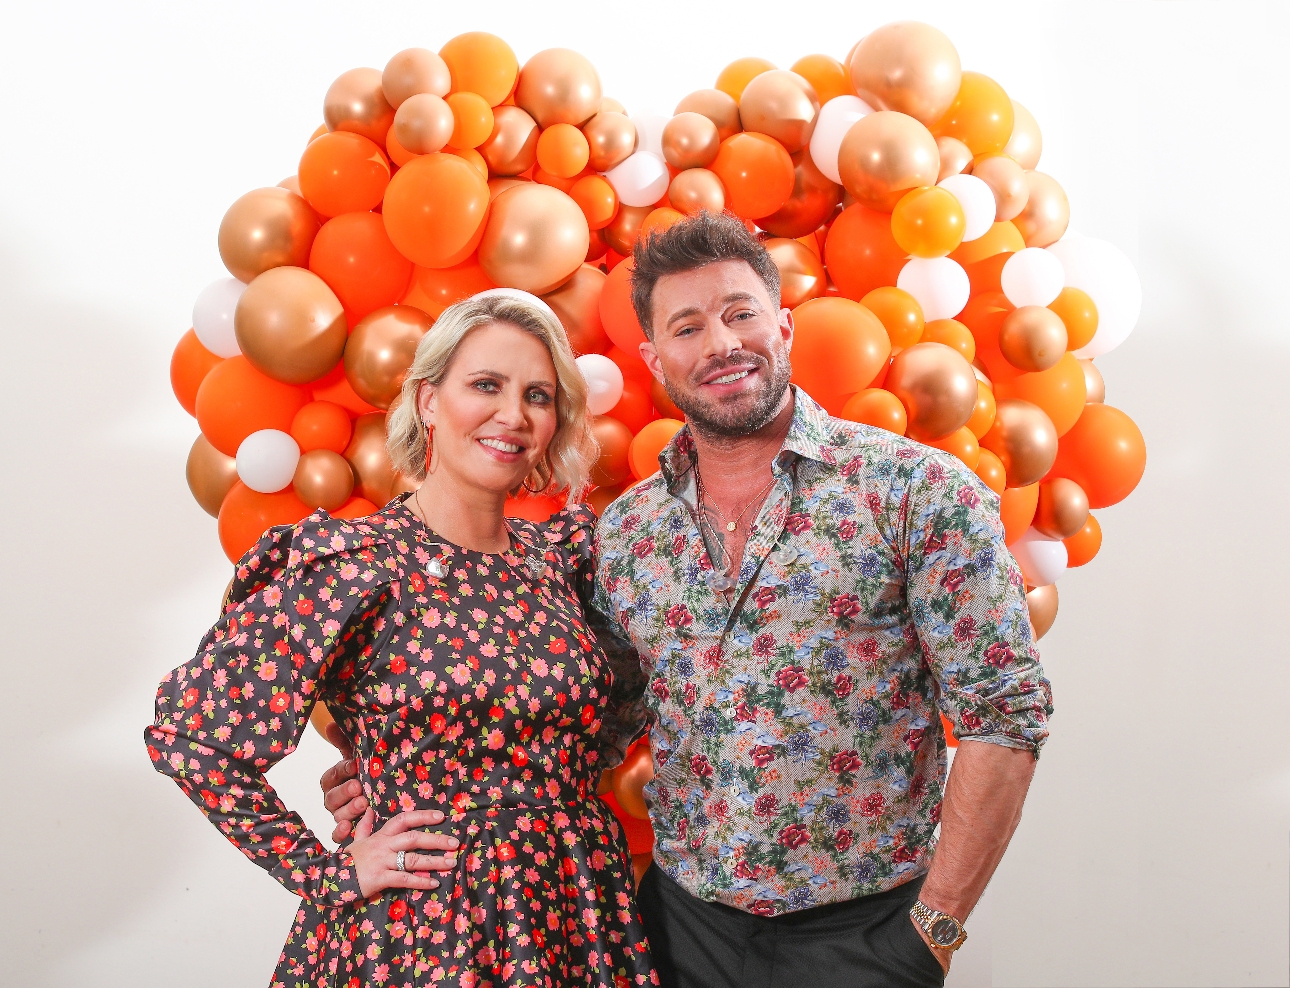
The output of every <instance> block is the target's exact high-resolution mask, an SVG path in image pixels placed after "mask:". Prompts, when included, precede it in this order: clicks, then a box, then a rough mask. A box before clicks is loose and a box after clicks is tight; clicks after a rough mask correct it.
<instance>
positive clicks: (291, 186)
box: [278, 175, 303, 198]
mask: <svg viewBox="0 0 1290 988" xmlns="http://www.w3.org/2000/svg"><path fill="white" fill-rule="evenodd" d="M278 188H280V189H286V190H287V191H288V192H290V193H292V194H293V195H300V178H299V176H297V175H288V176H287V177H286V178H284V179H283V180H282V181H281V182H279V183H278ZM302 198H303V197H302Z"/></svg>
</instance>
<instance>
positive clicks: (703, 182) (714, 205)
mask: <svg viewBox="0 0 1290 988" xmlns="http://www.w3.org/2000/svg"><path fill="white" fill-rule="evenodd" d="M667 201H668V202H670V203H671V204H672V208H673V209H675V210H678V211H679V212H682V213H685V215H686V216H693V215H694V214H695V213H701V212H703V211H704V210H705V209H706V210H707V211H708V212H709V213H720V212H723V211H724V210H725V208H726V189H725V186H723V185H722V184H721V179H719V178H718V177H717V173H716V172H712V171H708V169H706V168H687V169H686V170H685V171H683V172H681V173H680V174H679V175H677V176H676V178H674V179H672V184H671V185H669V186H668V188H667ZM645 208H646V209H647V210H648V209H649V208H651V207H645ZM621 211H622V207H620V209H619V212H620V213H621ZM610 225H611V226H612V225H613V224H612V223H611V224H610ZM610 246H612V244H611V245H610ZM616 249H617V248H615V250H616ZM620 253H621V251H620Z"/></svg>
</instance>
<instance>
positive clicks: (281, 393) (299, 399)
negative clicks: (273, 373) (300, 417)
mask: <svg viewBox="0 0 1290 988" xmlns="http://www.w3.org/2000/svg"><path fill="white" fill-rule="evenodd" d="M307 401H309V392H308V391H307V390H306V389H304V388H300V387H296V386H295V385H291V384H283V383H282V382H281V381H275V380H274V379H273V378H271V377H269V376H268V375H267V374H261V373H260V372H259V371H258V370H256V369H255V368H254V367H253V366H251V362H250V361H249V360H247V359H246V357H244V356H242V355H241V354H239V355H238V356H236V357H229V358H228V359H227V360H223V361H220V363H218V364H217V365H216V366H214V367H212V368H211V370H210V372H209V373H208V374H207V375H206V377H205V379H204V380H203V381H202V383H201V387H199V388H198V389H197V401H196V402H195V406H196V412H197V424H198V425H199V426H201V430H202V434H203V435H205V436H206V438H207V439H208V440H210V444H211V445H212V446H214V447H215V448H216V449H217V450H219V451H220V452H221V453H223V454H224V455H225V456H237V448H238V446H240V445H242V440H243V439H245V438H246V437H247V436H249V435H250V434H251V433H253V432H259V431H260V430H261V429H278V430H280V431H282V432H289V431H290V429H291V422H292V420H293V419H294V418H295V416H296V412H298V411H300V408H301V406H303V405H304V404H305V403H306V402H307Z"/></svg>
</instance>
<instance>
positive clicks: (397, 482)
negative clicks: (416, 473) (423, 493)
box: [390, 473, 421, 498]
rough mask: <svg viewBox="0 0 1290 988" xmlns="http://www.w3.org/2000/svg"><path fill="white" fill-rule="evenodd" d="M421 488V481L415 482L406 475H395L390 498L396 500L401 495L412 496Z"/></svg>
mask: <svg viewBox="0 0 1290 988" xmlns="http://www.w3.org/2000/svg"><path fill="white" fill-rule="evenodd" d="M420 486H421V481H419V480H414V479H413V478H411V477H409V476H408V475H407V474H405V473H395V474H394V483H393V484H391V485H390V497H392V498H395V497H398V496H399V495H400V494H411V493H412V492H413V491H415V490H416V489H417V488H418V487H420Z"/></svg>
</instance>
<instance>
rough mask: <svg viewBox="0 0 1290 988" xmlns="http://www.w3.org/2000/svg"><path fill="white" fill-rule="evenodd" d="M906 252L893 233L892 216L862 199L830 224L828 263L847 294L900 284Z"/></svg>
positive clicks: (858, 294) (857, 294) (826, 246)
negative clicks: (897, 282)
mask: <svg viewBox="0 0 1290 988" xmlns="http://www.w3.org/2000/svg"><path fill="white" fill-rule="evenodd" d="M905 261H906V255H905V251H904V250H903V249H902V248H901V246H900V245H899V244H898V243H896V238H895V237H893V236H892V235H891V216H890V215H888V214H887V213H880V212H878V211H877V210H875V209H869V208H868V207H866V206H862V205H860V204H859V203H855V204H853V205H850V206H848V207H847V208H846V209H844V210H843V211H842V213H841V215H839V216H838V218H837V219H836V220H834V221H833V225H832V226H830V227H829V234H828V238H827V239H826V240H825V243H824V264H825V266H826V267H827V268H828V269H829V274H830V275H831V276H832V278H833V282H834V284H836V285H837V286H838V291H840V292H841V293H842V294H843V295H845V296H846V297H847V298H850V299H855V300H856V301H859V300H860V299H862V298H864V297H865V296H867V295H868V294H869V293H870V292H871V291H873V290H874V289H875V288H881V287H884V286H891V285H894V284H896V278H897V277H899V275H900V269H901V268H903V267H904V266H905Z"/></svg>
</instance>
